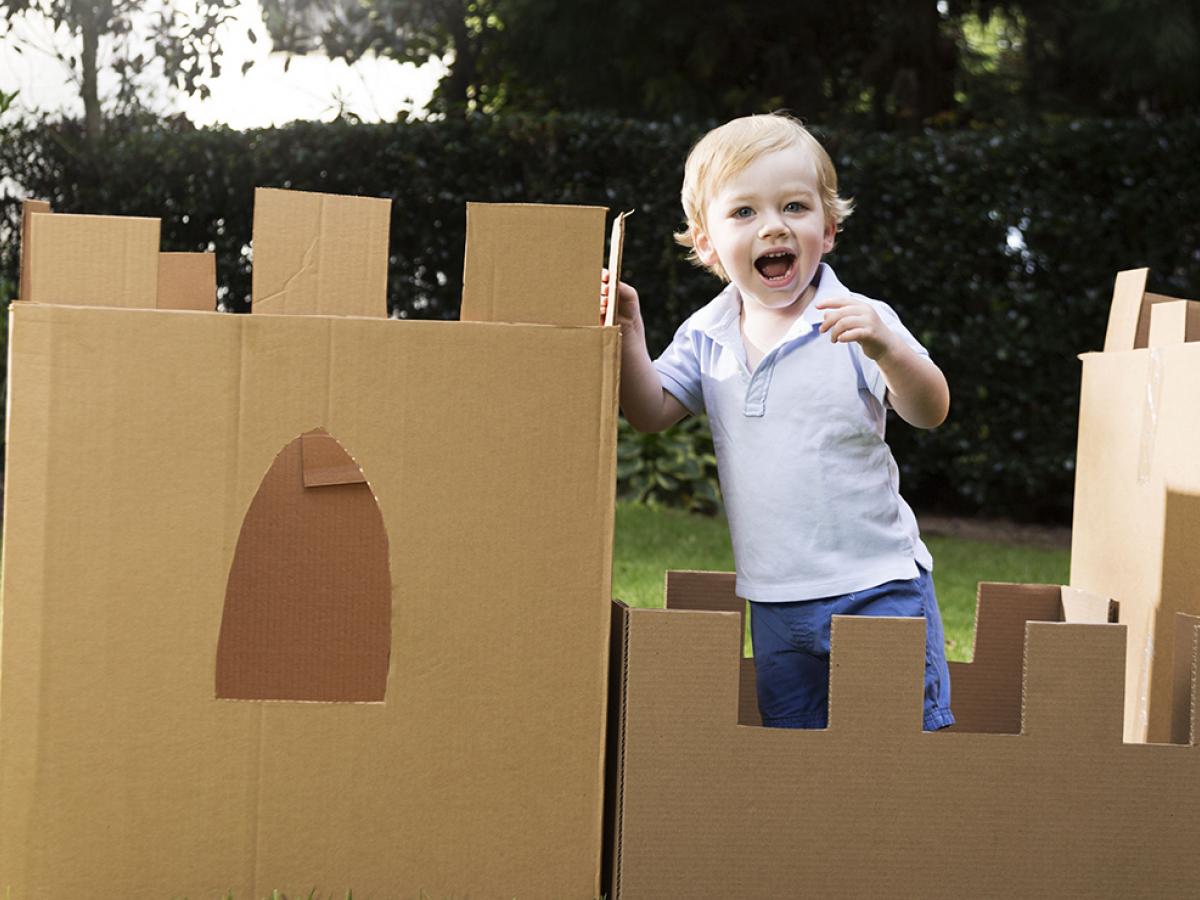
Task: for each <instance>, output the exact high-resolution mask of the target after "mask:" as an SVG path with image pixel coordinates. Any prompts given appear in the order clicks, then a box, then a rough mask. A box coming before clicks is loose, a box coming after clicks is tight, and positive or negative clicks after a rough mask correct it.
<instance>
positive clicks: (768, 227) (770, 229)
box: [758, 216, 787, 238]
mask: <svg viewBox="0 0 1200 900" xmlns="http://www.w3.org/2000/svg"><path fill="white" fill-rule="evenodd" d="M786 232H787V226H786V225H784V224H783V220H782V219H780V218H778V217H777V216H764V217H763V220H762V225H761V226H760V227H759V229H758V233H759V236H761V237H764V238H767V237H772V236H774V235H780V234H785V233H786Z"/></svg>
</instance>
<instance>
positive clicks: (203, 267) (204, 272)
mask: <svg viewBox="0 0 1200 900" xmlns="http://www.w3.org/2000/svg"><path fill="white" fill-rule="evenodd" d="M157 305H158V308H159V309H193V310H198V311H200V312H214V311H215V310H216V308H217V255H216V254H215V253H160V254H158V293H157Z"/></svg>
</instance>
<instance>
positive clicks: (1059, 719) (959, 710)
mask: <svg viewBox="0 0 1200 900" xmlns="http://www.w3.org/2000/svg"><path fill="white" fill-rule="evenodd" d="M668 584H669V585H673V586H674V587H675V588H676V590H679V589H681V588H682V589H683V590H685V591H687V592H688V593H689V594H690V596H677V597H675V598H674V599H673V600H672V601H669V602H670V605H671V608H669V609H663V610H653V609H629V608H627V607H624V606H623V605H621V606H618V607H617V611H616V614H615V619H614V634H615V635H617V636H618V637H619V639H620V646H621V649H620V651H619V652H618V654H617V656H616V659H617V661H618V665H617V667H616V668H615V672H614V690H615V692H616V696H617V698H618V699H617V701H616V703H615V707H614V708H615V711H616V712H615V714H616V717H617V721H616V723H615V725H616V728H615V731H614V732H613V743H612V756H613V760H614V765H615V767H616V769H617V775H616V785H617V787H616V792H615V797H614V805H613V810H612V812H611V816H612V822H613V828H612V832H611V837H612V841H611V848H610V849H611V858H610V866H611V871H612V893H613V896H616V897H623V896H624V897H646V896H653V897H717V896H728V895H729V893H730V892H733V893H738V894H743V895H746V896H786V895H788V893H789V891H791V890H794V889H795V886H797V885H803V886H804V889H805V890H806V891H811V892H812V893H814V894H815V895H820V896H845V897H851V896H883V895H893V896H894V895H903V896H922V897H926V896H928V897H963V896H996V895H1001V894H1004V895H1011V896H1030V895H1034V894H1037V895H1051V896H1066V895H1072V896H1074V895H1107V896H1113V895H1128V894H1137V893H1139V892H1144V891H1145V890H1146V889H1147V886H1149V885H1153V892H1154V893H1155V895H1156V896H1187V895H1188V894H1189V893H1194V892H1195V890H1196V888H1197V886H1200V878H1198V877H1197V876H1195V875H1194V873H1191V872H1184V871H1182V870H1181V867H1180V866H1178V864H1177V861H1178V859H1180V858H1184V856H1183V855H1186V854H1187V853H1188V852H1190V851H1188V849H1187V848H1188V847H1189V846H1194V842H1195V841H1196V839H1197V838H1200V825H1195V824H1188V823H1189V822H1193V821H1194V816H1193V815H1192V812H1191V811H1192V810H1194V809H1195V808H1196V806H1197V803H1198V802H1200V752H1197V751H1196V748H1194V747H1192V746H1186V747H1180V746H1144V745H1141V746H1139V745H1129V744H1124V743H1123V742H1122V739H1121V722H1122V710H1123V703H1122V688H1123V679H1124V675H1123V670H1124V631H1125V629H1124V628H1123V627H1122V626H1120V625H1116V624H1109V623H1104V620H1105V619H1107V617H1108V615H1109V607H1108V603H1107V601H1106V600H1102V599H1100V598H1094V597H1080V596H1078V595H1076V594H1074V592H1070V591H1068V592H1066V593H1065V594H1064V593H1063V592H1062V591H1061V590H1060V589H1059V588H1057V587H1053V586H1043V585H983V586H981V590H980V598H979V600H980V619H979V622H978V636H977V642H976V648H977V658H976V661H975V662H973V663H970V664H965V665H964V666H961V667H959V669H958V672H959V673H960V677H961V673H963V672H966V671H971V670H972V667H973V666H980V667H981V668H980V669H979V670H978V673H977V674H978V682H979V684H978V685H977V687H976V689H975V692H974V698H975V699H974V700H972V699H971V692H970V691H968V692H967V694H968V696H966V697H960V696H959V684H960V683H964V684H965V683H968V682H969V681H970V678H969V676H968V677H967V678H965V679H962V680H961V681H957V680H954V676H952V689H953V697H952V705H953V708H954V710H955V714H956V715H958V716H959V717H960V719H963V718H965V719H966V720H967V721H972V720H974V721H975V722H977V723H981V724H983V725H985V726H987V727H988V728H989V729H991V732H990V733H989V731H988V730H984V731H982V732H971V731H970V730H968V729H966V728H964V725H963V724H960V725H959V726H958V727H957V728H956V729H952V730H948V731H945V732H938V733H925V732H922V730H921V720H922V690H923V670H924V623H923V621H922V620H920V619H879V618H869V617H835V619H834V623H833V637H832V657H831V670H830V695H829V714H830V720H829V727H828V728H827V729H823V730H812V731H803V730H800V731H797V730H790V729H768V728H762V727H755V726H753V725H748V724H746V723H745V722H744V721H741V722H740V721H739V716H738V705H739V700H738V697H739V693H740V692H742V691H744V686H743V687H741V688H739V681H743V680H744V673H745V671H746V670H745V667H744V665H743V663H742V626H741V618H740V601H737V600H736V598H733V599H730V597H731V590H730V588H731V586H732V580H731V578H730V577H729V576H723V575H716V576H713V575H708V574H705V573H688V574H686V575H683V576H673V577H672V579H671V580H669V582H668ZM685 586H686V587H685ZM669 590H670V588H669ZM722 598H723V599H722ZM730 606H732V607H733V608H732V609H730V608H729V607H730ZM722 607H724V609H725V610H727V611H722ZM1081 608H1082V611H1081V614H1082V615H1083V616H1084V617H1087V618H1099V619H1100V622H1101V623H1102V624H1081V623H1076V622H1060V621H1059V622H1056V621H1031V620H1026V619H1020V631H1021V637H1022V640H1021V646H1022V648H1023V650H1022V653H1021V656H1020V658H1019V660H1018V661H1017V672H1018V673H1019V674H1020V681H1019V684H1020V685H1021V697H1022V698H1023V701H1021V702H1020V705H1019V707H1018V714H1019V729H1018V730H1019V733H1016V734H1004V733H994V731H995V729H992V728H991V726H992V725H993V724H994V722H993V721H992V720H991V719H989V718H988V717H987V716H986V715H984V714H982V713H980V712H977V711H975V710H973V709H972V705H973V703H975V702H990V701H988V700H987V699H986V698H987V697H988V694H989V692H988V691H987V690H983V689H982V688H981V687H980V686H979V685H983V684H985V683H987V682H989V681H991V682H992V683H993V684H994V685H996V686H997V689H998V690H999V692H1000V693H1001V694H1003V692H1004V690H1005V689H1006V688H1005V685H1006V680H1007V677H1008V675H1009V674H1010V668H1011V661H1010V660H1006V659H1004V656H1005V653H1006V652H1007V650H1008V647H1009V643H1010V641H1011V633H1012V630H1013V624H1014V623H1016V622H1018V619H1019V618H1020V617H1021V616H1025V615H1030V614H1037V615H1042V614H1044V615H1047V616H1054V617H1059V618H1061V617H1063V616H1071V615H1073V614H1075V613H1076V612H1080V610H1081ZM1195 624H1196V621H1195V620H1181V626H1182V629H1183V631H1182V634H1181V641H1182V642H1183V644H1185V645H1186V646H1188V647H1189V649H1190V651H1191V657H1190V660H1191V664H1190V665H1189V666H1188V672H1189V675H1191V673H1192V670H1193V669H1194V666H1195V663H1196V659H1197V657H1196V630H1195ZM618 625H619V628H618V627H617V626H618ZM989 658H990V660H991V661H990V662H989ZM1002 672H1003V673H1004V674H1003V675H1001V674H1000V673H1002ZM1193 689H1194V677H1192V678H1190V679H1189V685H1188V693H1187V696H1185V697H1181V702H1182V704H1183V705H1184V707H1185V708H1186V709H1187V711H1188V713H1187V714H1188V719H1189V722H1190V723H1192V728H1195V727H1196V726H1195V718H1196V717H1195V712H1194V710H1193V705H1192V702H1191V691H1192V690H1193ZM964 724H965V723H964ZM1193 733H1195V732H1193ZM1167 823H1170V825H1169V826H1168V825H1167ZM1113 829H1119V833H1120V835H1121V840H1120V841H1117V840H1116V839H1115V838H1114V836H1113ZM1176 829H1182V830H1183V831H1184V832H1186V834H1180V833H1179V832H1178V831H1177V830H1176ZM1114 843H1115V844H1117V845H1118V847H1119V849H1117V850H1115V851H1112V852H1115V853H1116V854H1117V856H1119V858H1120V860H1121V862H1120V864H1119V865H1118V864H1114V862H1113V860H1112V859H1104V858H1098V857H1097V855H1096V854H1095V852H1094V850H1095V848H1096V847H1098V846H1104V847H1106V848H1108V849H1107V850H1106V852H1109V851H1111V848H1112V845H1113V844H1114ZM931 854H932V855H933V856H935V857H936V860H937V864H936V865H932V866H931V865H930V855H931ZM717 886H719V887H717Z"/></svg>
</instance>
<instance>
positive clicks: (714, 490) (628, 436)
mask: <svg viewBox="0 0 1200 900" xmlns="http://www.w3.org/2000/svg"><path fill="white" fill-rule="evenodd" d="M617 496H618V497H620V498H621V499H622V500H636V501H639V502H642V503H649V504H661V505H663V506H675V507H679V508H680V509H686V510H688V511H689V512H696V513H704V514H707V515H711V514H713V513H716V512H717V511H718V510H719V509H720V508H721V496H720V490H719V489H718V486H717V457H716V455H715V454H714V453H713V442H712V434H711V432H710V431H709V428H708V418H707V417H706V416H700V417H699V418H690V417H689V418H686V419H684V420H683V421H682V422H679V423H677V424H675V425H672V426H671V427H670V428H668V429H667V430H666V431H661V432H658V433H657V434H642V433H640V432H638V431H635V430H634V428H633V426H631V425H630V424H629V423H628V422H626V421H625V420H624V419H622V420H621V423H620V426H619V428H618V431H617Z"/></svg>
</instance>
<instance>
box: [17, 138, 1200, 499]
mask: <svg viewBox="0 0 1200 900" xmlns="http://www.w3.org/2000/svg"><path fill="white" fill-rule="evenodd" d="M704 130H705V126H702V125H697V124H661V123H652V122H633V121H626V120H620V119H613V118H609V117H603V116H596V115H550V116H546V117H542V118H534V117H508V118H499V119H489V118H483V117H480V118H475V119H469V120H447V121H440V122H402V123H390V124H381V125H351V124H347V123H342V122H336V123H332V124H318V123H297V124H294V125H290V126H288V127H285V128H278V129H275V128H271V129H264V130H258V131H247V132H235V131H231V130H229V129H224V128H215V129H204V130H197V129H194V128H192V127H191V126H189V125H187V124H186V123H179V122H169V123H151V124H146V123H132V124H131V125H130V126H129V127H128V128H125V129H120V128H113V129H111V131H110V132H109V134H108V135H107V136H106V138H105V140H104V143H103V144H102V145H101V146H99V147H98V148H97V149H95V150H93V151H85V150H83V149H82V142H81V135H80V133H79V132H80V129H79V127H78V126H77V125H75V124H72V123H60V124H57V125H54V124H47V125H45V126H43V127H40V128H36V129H29V130H26V131H19V130H18V131H12V130H9V131H6V132H5V133H2V134H0V172H3V173H5V174H7V175H9V176H10V177H11V179H12V181H11V182H3V183H0V191H6V192H8V193H4V194H0V276H3V277H6V278H8V279H10V280H11V279H14V278H15V275H16V258H17V256H16V254H17V247H16V241H15V239H14V231H13V229H14V228H15V227H16V222H17V210H18V206H19V204H17V202H16V200H15V199H14V197H13V188H12V187H11V185H12V184H13V183H15V184H16V185H18V186H19V190H20V192H21V193H26V194H29V195H33V196H40V197H45V198H47V199H49V200H51V201H53V202H54V204H55V207H56V208H57V209H59V210H62V211H68V212H90V213H108V214H132V215H154V216H160V215H161V216H162V219H163V245H164V249H167V250H201V249H213V250H215V251H216V253H217V265H218V280H219V282H220V283H221V284H222V286H223V287H222V302H223V304H224V305H225V306H226V307H227V308H229V309H231V310H234V311H244V310H245V309H246V306H247V302H248V298H249V293H250V246H249V244H250V231H251V213H252V200H253V188H254V186H256V185H261V186H269V187H272V186H273V187H291V188H297V189H303V190H318V191H331V192H336V193H350V194H367V195H373V196H386V197H390V198H392V199H393V200H394V201H395V202H394V204H393V215H392V232H391V257H390V266H391V271H390V279H389V286H388V291H389V304H390V307H391V310H392V313H393V314H394V315H397V316H401V317H418V318H446V319H449V318H454V317H455V316H456V315H457V311H458V299H459V296H460V292H461V287H462V248H463V244H464V239H465V214H464V209H465V206H464V204H465V201H467V200H483V201H545V202H558V203H594V204H601V205H605V206H608V207H610V208H612V209H630V208H636V209H637V211H638V212H637V215H636V216H635V217H634V218H633V219H632V220H631V221H630V225H629V234H628V240H627V245H626V253H625V278H626V280H628V281H630V282H631V283H633V284H635V285H636V286H637V287H638V289H639V291H640V293H641V296H642V299H643V302H642V308H643V311H644V314H645V316H646V329H647V335H648V340H649V344H650V349H651V352H652V353H657V352H658V351H660V350H661V349H662V348H663V347H665V346H666V344H667V342H668V341H669V340H670V337H671V334H672V333H673V331H674V329H675V328H676V326H677V325H678V324H679V323H680V322H681V321H682V320H683V319H684V318H685V317H686V316H687V315H688V314H689V313H690V312H691V311H692V310H694V309H696V308H698V307H699V306H701V305H702V304H704V303H705V302H707V301H708V300H709V299H710V298H711V297H712V296H713V295H714V294H715V293H716V292H717V290H718V289H719V285H718V284H717V283H716V282H715V281H714V280H713V279H712V278H711V277H710V276H708V275H707V274H705V273H703V272H701V271H700V270H698V269H696V268H694V267H692V266H690V265H689V264H687V263H686V262H684V261H683V257H682V254H681V252H680V248H678V247H677V246H676V245H675V244H674V242H673V241H672V239H671V233H672V232H673V231H674V230H676V229H677V228H678V227H679V226H680V225H681V224H682V223H681V221H680V217H681V212H680V207H679V199H678V188H679V182H680V175H681V171H682V163H683V160H684V158H685V156H686V154H687V150H688V147H689V146H690V145H691V143H692V142H693V141H694V140H695V139H696V138H697V137H699V135H700V134H702V133H703V131H704ZM822 137H823V139H824V141H825V143H826V146H827V147H828V148H829V150H830V152H831V154H832V155H833V157H834V160H835V162H836V163H837V165H838V168H839V172H840V177H841V187H842V192H843V194H845V195H848V196H852V197H854V198H855V199H856V201H857V210H856V212H855V213H854V215H853V216H852V217H851V218H850V219H849V220H848V222H847V224H846V229H845V232H844V233H843V234H842V235H841V236H840V238H839V245H838V247H837V249H835V250H834V252H833V254H832V256H831V257H830V262H831V263H832V264H833V265H834V266H835V267H836V268H837V270H838V274H839V276H840V277H841V278H842V280H843V281H844V282H845V283H846V284H848V285H849V286H851V287H852V288H854V289H855V290H858V291H861V292H862V293H865V294H868V295H870V296H874V297H877V298H879V299H881V300H886V301H887V302H889V303H891V305H892V306H894V307H895V308H896V310H897V311H898V312H899V313H900V315H901V317H902V318H903V320H904V321H905V323H906V324H907V325H908V326H909V327H910V328H911V329H912V331H913V332H914V333H915V334H916V335H917V337H918V338H919V339H920V340H921V341H922V342H923V343H924V344H925V345H926V346H927V347H928V348H929V350H930V352H931V353H932V355H933V358H934V359H935V360H936V361H937V362H938V364H939V365H940V366H941V367H942V369H943V370H944V371H945V373H946V376H947V378H948V379H949V382H950V388H951V394H952V398H953V399H952V408H951V413H950V419H949V420H948V421H947V423H946V424H945V425H943V426H942V427H941V428H938V429H936V430H934V431H931V432H922V431H917V430H915V429H911V428H908V427H905V426H903V425H896V426H894V427H892V428H891V429H890V431H889V435H888V438H889V441H890V442H891V444H892V446H893V448H894V450H895V452H896V457H897V459H898V461H899V463H900V467H901V473H902V489H903V490H904V493H905V496H906V497H908V498H909V499H910V500H911V501H912V502H913V503H914V505H916V506H918V507H919V508H923V509H931V508H936V509H940V510H943V511H957V512H980V511H984V512H987V513H989V514H993V515H1000V514H1003V515H1009V516H1013V517H1016V518H1021V519H1035V520H1053V521H1064V520H1066V519H1068V518H1069V515H1070V505H1071V496H1072V492H1073V481H1074V471H1073V461H1074V453H1075V438H1076V416H1077V410H1078V397H1079V371H1080V367H1079V363H1078V360H1077V359H1076V356H1077V354H1079V353H1080V352H1082V351H1087V350H1094V349H1098V348H1099V347H1100V346H1101V345H1102V343H1103V336H1104V329H1105V323H1106V321H1107V312H1108V302H1109V297H1110V294H1111V286H1112V281H1113V276H1114V275H1115V273H1116V272H1117V271H1118V270H1120V269H1127V268H1134V267H1138V266H1149V267H1150V268H1151V270H1152V272H1151V290H1153V291H1155V292H1157V293H1163V294H1168V295H1172V296H1178V297H1189V296H1190V297H1197V296H1200V253H1198V252H1197V251H1196V249H1195V248H1196V247H1198V246H1200V216H1197V215H1196V212H1195V198H1196V197H1200V166H1196V165H1195V160H1196V159H1198V158H1200V121H1197V120H1196V119H1194V118H1191V119H1181V120H1179V121H1174V122H1167V123H1162V124H1152V123H1147V122H1143V121H1122V122H1117V121H1080V122H1063V123H1055V124H1048V125H1040V126H1034V125H1023V126H1019V127H1014V128H1009V129H999V130H981V131H961V132H928V133H925V134H920V135H915V136H907V135H898V134H864V133H850V132H838V133H827V134H823V135H822Z"/></svg>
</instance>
